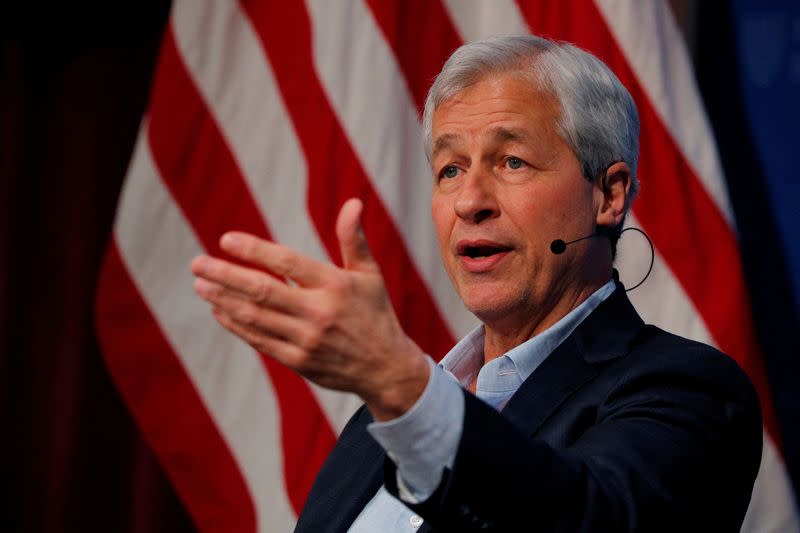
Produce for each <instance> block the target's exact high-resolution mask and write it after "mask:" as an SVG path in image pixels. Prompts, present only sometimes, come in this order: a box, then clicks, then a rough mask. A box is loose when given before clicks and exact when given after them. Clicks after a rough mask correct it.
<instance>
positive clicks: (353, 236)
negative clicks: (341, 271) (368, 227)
mask: <svg viewBox="0 0 800 533" xmlns="http://www.w3.org/2000/svg"><path fill="white" fill-rule="evenodd" d="M363 211H364V203H363V202H362V201H361V200H359V199H358V198H350V199H349V200H347V201H346V202H345V203H344V205H342V209H341V210H340V211H339V217H338V218H337V219H336V236H337V237H338V238H339V249H340V250H341V252H342V261H343V262H344V268H346V269H347V270H360V271H374V272H377V271H378V265H377V263H375V259H373V258H372V253H370V251H369V244H368V243H367V237H366V236H365V235H364V230H363V228H362V227H361V213H363Z"/></svg>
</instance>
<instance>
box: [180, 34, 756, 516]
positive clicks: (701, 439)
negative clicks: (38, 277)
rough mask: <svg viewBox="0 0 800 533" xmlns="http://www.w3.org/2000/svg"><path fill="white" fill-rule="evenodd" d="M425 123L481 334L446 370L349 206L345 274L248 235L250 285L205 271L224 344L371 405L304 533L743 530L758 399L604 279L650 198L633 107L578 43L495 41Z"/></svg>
mask: <svg viewBox="0 0 800 533" xmlns="http://www.w3.org/2000/svg"><path fill="white" fill-rule="evenodd" d="M424 127H425V135H426V143H427V149H428V154H429V157H430V161H431V166H432V169H433V174H434V190H433V200H432V206H433V218H434V222H435V227H436V232H437V237H438V240H439V244H440V249H441V254H442V259H443V261H444V265H445V268H446V269H447V272H448V273H449V275H450V278H451V280H452V282H453V284H454V285H455V287H456V290H457V291H458V294H459V295H460V297H461V299H462V300H463V302H464V304H465V305H466V306H467V307H468V308H469V309H470V311H472V312H473V313H474V314H475V315H476V316H477V317H478V318H479V319H480V320H481V322H482V323H483V325H482V326H481V327H479V328H478V329H477V330H475V331H473V332H472V333H471V334H469V335H468V336H467V337H466V338H465V339H463V340H462V341H461V342H459V344H458V345H457V346H456V347H455V348H454V349H453V350H452V351H451V352H450V353H449V354H448V355H447V356H446V357H445V358H444V359H443V361H442V366H437V365H435V364H434V363H433V361H432V360H431V359H430V358H429V357H426V356H425V355H424V354H423V353H422V352H421V350H420V349H419V348H418V347H417V346H416V345H415V344H414V342H413V341H412V340H411V339H410V338H409V337H408V336H407V335H405V333H404V332H403V330H402V328H401V327H400V325H399V323H398V320H397V319H396V317H395V315H394V313H393V311H392V309H391V305H390V302H389V299H388V296H387V294H386V291H385V289H384V287H383V282H382V280H381V276H380V272H379V269H378V267H377V265H376V263H375V262H374V260H373V259H372V257H371V256H370V252H369V249H368V246H367V243H366V240H365V238H364V236H363V233H362V232H361V230H360V223H359V220H360V214H361V210H362V205H361V203H360V202H359V201H358V200H350V201H348V202H346V203H345V205H344V206H343V207H342V209H341V212H340V215H339V219H338V222H337V227H336V231H337V235H338V237H339V240H340V243H341V251H342V257H343V261H344V268H341V269H340V268H337V267H335V266H332V265H326V264H320V263H317V262H315V261H312V260H311V259H308V258H305V257H303V256H301V255H299V254H298V253H296V252H294V251H292V250H290V249H287V248H285V247H283V246H280V245H278V244H275V243H270V242H265V241H261V240H258V239H256V238H255V237H252V236H248V235H244V234H241V233H229V234H226V235H225V236H223V238H222V241H221V244H222V247H223V249H224V250H225V251H226V252H228V253H230V254H231V255H233V256H234V257H236V258H238V259H240V260H243V261H245V262H248V263H250V264H252V265H253V268H245V267H242V266H237V265H234V264H232V263H228V262H226V261H222V260H219V259H214V258H210V257H200V258H198V259H196V260H195V261H194V262H193V264H192V270H193V272H194V273H195V274H196V275H197V276H198V280H197V282H196V285H195V288H196V290H197V292H198V293H199V294H200V295H201V296H202V297H203V298H205V299H207V300H208V301H209V302H210V303H211V304H212V305H213V311H214V314H215V316H216V318H217V319H218V320H219V322H220V323H221V324H222V325H224V326H225V327H226V328H228V329H230V330H231V331H232V332H234V333H236V334H237V335H239V336H241V337H242V338H243V339H245V340H246V341H248V342H249V343H250V344H251V345H252V346H254V347H255V348H256V349H258V350H260V351H262V352H264V353H267V354H270V355H271V356H273V357H275V358H276V359H278V360H279V361H281V362H282V363H284V364H286V365H288V366H289V367H291V368H293V369H295V370H297V371H298V372H300V373H301V374H303V375H304V376H306V377H307V378H309V379H311V380H313V381H315V382H317V383H318V384H320V385H322V386H325V387H330V388H334V389H338V390H345V391H352V392H355V393H356V394H358V395H359V396H361V398H362V399H363V400H364V402H365V407H363V408H362V409H361V410H359V411H358V412H357V413H356V414H355V415H354V416H353V418H352V419H351V421H350V422H349V424H348V426H347V427H346V428H345V430H344V431H343V433H342V436H341V438H340V439H339V442H338V444H337V446H336V448H335V449H334V451H333V452H332V453H331V455H330V457H329V458H328V461H327V462H326V464H325V465H324V466H323V468H322V471H321V472H320V474H319V476H318V478H317V481H316V483H315V485H314V488H313V489H312V493H311V495H310V496H309V499H308V502H307V504H306V507H305V510H304V512H303V514H302V516H301V517H300V520H299V523H298V527H297V531H312V532H320V531H337V532H338V531H342V532H345V531H350V532H367V531H381V532H383V531H392V532H393V531H414V530H420V531H422V530H429V529H431V528H432V530H434V531H528V530H541V531H662V530H663V531H736V530H738V528H739V527H740V525H741V522H742V519H743V517H744V513H745V510H746V508H747V504H748V502H749V498H750V492H751V490H752V485H753V481H754V479H755V475H756V472H757V470H758V464H759V460H760V455H761V421H760V415H759V409H758V402H757V399H756V397H755V394H754V392H753V390H752V387H751V385H750V384H749V382H748V380H747V378H746V377H745V376H744V374H743V373H742V372H741V370H740V369H739V368H738V366H737V365H736V364H735V362H733V361H732V360H731V359H729V358H728V357H726V356H725V355H723V354H720V353H719V352H717V351H715V350H714V349H712V348H710V347H708V346H704V345H701V344H698V343H694V342H691V341H688V340H686V339H682V338H679V337H676V336H673V335H670V334H668V333H665V332H663V331H660V330H658V329H657V328H655V327H652V326H645V325H644V324H643V323H642V321H641V319H640V318H639V317H638V315H637V314H636V312H635V311H634V309H633V308H632V306H631V305H630V303H629V302H628V300H627V298H626V296H625V292H624V288H623V287H622V285H621V284H620V283H619V282H618V281H617V280H616V276H615V275H612V261H613V257H614V252H615V247H616V242H617V239H618V238H619V234H620V230H621V227H622V224H623V222H624V219H625V215H626V213H627V211H628V209H629V208H630V202H631V200H632V199H633V197H634V196H635V193H636V189H637V183H638V181H637V179H636V163H637V153H638V127H639V126H638V116H637V113H636V109H635V106H634V104H633V101H632V99H631V97H630V95H629V94H628V92H627V91H626V90H625V89H624V87H622V85H621V84H620V82H619V81H618V80H617V79H616V77H615V76H614V75H613V74H612V73H611V72H610V71H609V70H608V68H607V67H606V66H605V65H603V64H602V63H601V62H600V61H599V60H597V59H596V58H595V57H593V56H591V55H590V54H588V53H586V52H584V51H582V50H579V49H577V48H575V47H573V46H571V45H569V44H565V43H555V42H552V41H548V40H545V39H541V38H538V37H533V36H529V37H509V38H501V39H494V40H488V41H483V42H478V43H472V44H468V45H465V46H463V47H461V48H460V49H459V50H457V51H456V52H455V53H454V54H453V56H452V57H451V58H450V59H449V60H448V62H447V64H446V65H445V66H444V68H443V70H442V72H441V74H440V75H439V76H438V78H437V80H436V81H435V83H434V85H433V87H432V88H431V91H430V94H429V97H428V100H427V102H426V107H425V113H424ZM584 236H591V237H590V238H587V239H583V240H580V241H578V242H576V243H573V244H570V245H568V246H567V249H566V251H565V252H564V253H563V254H556V253H553V251H551V243H552V242H553V241H554V240H558V239H562V240H565V241H572V240H575V239H578V238H580V237H584ZM268 273H271V274H274V275H276V276H278V277H285V278H288V279H290V280H292V281H293V282H294V283H291V284H288V283H284V282H283V281H281V280H280V279H278V277H273V276H270V275H269V274H268ZM423 520H424V525H422V524H423Z"/></svg>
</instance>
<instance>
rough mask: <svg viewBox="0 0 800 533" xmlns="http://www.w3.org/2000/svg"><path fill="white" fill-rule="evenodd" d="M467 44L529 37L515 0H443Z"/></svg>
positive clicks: (528, 30)
mask: <svg viewBox="0 0 800 533" xmlns="http://www.w3.org/2000/svg"><path fill="white" fill-rule="evenodd" d="M443 3H444V4H445V6H446V7H447V10H448V11H449V12H450V18H451V19H452V20H453V23H454V24H455V27H456V29H458V33H459V34H460V35H461V38H462V39H463V40H464V42H469V41H477V40H480V39H486V38H488V37H501V36H503V35H528V34H529V33H530V32H531V30H530V29H529V28H528V25H527V24H525V20H524V19H523V18H522V14H521V13H520V12H519V8H518V7H517V4H516V2H514V0H443Z"/></svg>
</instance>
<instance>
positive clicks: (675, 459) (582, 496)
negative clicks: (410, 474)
mask: <svg viewBox="0 0 800 533" xmlns="http://www.w3.org/2000/svg"><path fill="white" fill-rule="evenodd" d="M683 348H684V349H683V350H681V351H680V352H677V353H674V354H670V355H669V357H658V358H652V360H648V359H647V357H641V358H640V359H641V362H636V364H631V360H628V361H626V362H625V365H626V366H625V369H624V371H621V372H619V379H618V380H617V381H616V382H615V383H614V385H613V386H612V387H610V388H609V390H608V393H607V395H606V396H605V397H603V398H601V399H599V401H598V402H597V407H596V411H595V412H594V413H591V416H593V422H592V424H590V425H589V426H588V429H586V430H585V431H584V432H583V433H582V434H581V435H580V436H579V437H577V438H576V439H575V440H574V442H572V443H571V445H569V446H567V447H565V448H560V449H554V448H552V447H551V446H550V445H548V444H547V443H545V442H543V441H540V440H536V439H534V438H532V437H531V436H530V435H525V434H523V433H522V432H521V431H520V430H519V429H518V428H517V427H516V426H514V425H513V424H512V423H511V422H510V421H509V420H507V419H506V418H505V417H504V416H503V415H502V414H501V413H498V412H496V411H494V410H493V409H492V408H491V407H489V406H487V405H486V404H484V403H483V402H481V401H480V400H478V399H477V398H475V397H474V396H473V395H472V394H470V393H468V392H465V393H464V400H465V413H464V423H463V432H462V435H461V439H460V441H459V446H458V452H457V455H456V459H455V462H454V464H453V468H452V470H449V471H447V472H446V474H445V477H444V478H443V481H442V483H441V484H440V485H439V487H438V488H437V490H436V492H435V493H434V494H433V496H431V497H430V498H429V499H428V500H426V501H424V502H422V503H419V504H415V505H409V507H410V508H411V509H412V510H414V511H415V512H416V513H418V514H419V515H421V516H422V517H424V518H425V520H426V521H427V522H428V523H430V524H431V525H432V526H433V529H434V530H435V531H436V532H442V531H463V532H469V531H529V530H531V531H532V530H538V531H585V532H589V531H598V532H601V531H602V532H608V531H738V530H739V527H740V525H741V522H742V519H743V516H744V512H745V510H746V508H747V504H748V502H749V499H750V493H751V491H752V486H753V481H754V479H755V476H756V473H757V471H758V465H759V462H760V458H761V444H762V442H761V439H762V428H761V418H760V412H759V407H758V401H757V398H756V396H755V393H754V391H753V389H752V385H751V384H750V383H749V381H748V380H747V378H746V377H745V376H744V374H743V372H742V371H741V370H740V369H739V367H738V366H737V365H736V363H735V362H733V360H731V359H730V358H728V357H727V356H725V355H723V354H720V353H719V352H716V351H715V350H713V349H711V348H709V347H705V346H702V345H698V344H692V345H689V346H688V347H686V346H684V347H683ZM634 359H635V357H634ZM533 408H535V406H534V407H533ZM385 466H386V468H385V476H384V481H385V483H386V486H387V488H388V489H389V491H390V492H392V493H393V494H395V495H396V494H397V487H396V482H395V475H394V472H395V470H394V465H393V464H392V463H391V461H387V463H386V465H385Z"/></svg>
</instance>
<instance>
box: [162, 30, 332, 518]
mask: <svg viewBox="0 0 800 533" xmlns="http://www.w3.org/2000/svg"><path fill="white" fill-rule="evenodd" d="M173 32H174V28H173V27H172V26H171V25H170V27H169V28H168V31H167V32H166V34H165V37H164V43H163V45H162V51H161V57H160V61H159V65H158V69H157V71H156V77H155V82H154V86H153V95H152V99H151V102H150V126H149V131H148V133H149V137H148V140H149V142H150V145H151V147H152V151H153V159H154V161H155V163H156V166H157V167H158V169H159V171H160V174H161V176H162V177H163V179H164V182H165V183H166V185H167V187H168V188H169V190H170V192H171V193H172V196H173V197H174V198H175V201H176V202H177V204H178V205H179V206H180V208H181V209H182V210H183V212H184V213H185V215H186V218H187V219H188V220H189V221H190V223H191V224H192V226H193V228H194V229H195V231H196V233H197V235H198V238H199V239H200V241H201V242H202V244H203V246H204V247H205V248H206V250H209V251H210V252H211V253H213V254H215V255H222V253H221V251H220V249H219V247H218V246H219V237H220V236H221V235H222V234H223V233H224V232H226V231H228V230H232V229H237V230H241V231H247V232H249V233H252V234H255V235H258V236H260V237H262V238H265V239H270V238H271V237H270V233H269V230H268V229H267V226H266V224H265V222H264V220H263V218H262V216H261V214H260V212H259V210H258V207H257V206H256V204H255V203H254V201H253V198H252V195H251V194H250V191H249V189H248V188H247V185H246V183H245V181H244V179H243V177H242V175H241V172H240V169H239V167H238V165H237V164H236V161H235V160H234V159H233V156H232V155H231V152H230V150H229V148H228V145H227V143H226V141H225V139H224V138H223V137H222V134H221V133H220V131H219V128H218V126H217V124H216V123H215V121H214V119H213V117H212V116H211V115H210V113H209V110H208V108H207V107H206V105H205V103H204V102H203V101H202V98H201V96H200V94H199V93H198V91H197V89H196V87H195V85H194V84H193V82H192V80H191V79H190V77H189V73H188V71H187V69H186V66H185V65H184V63H183V62H182V60H181V58H180V56H179V52H178V49H177V45H176V42H175V36H174V33H173ZM187 267H188V265H187ZM263 360H264V364H265V367H266V369H267V371H268V372H269V375H270V378H271V379H272V382H273V386H274V388H275V392H276V395H277V397H278V404H279V405H280V411H281V440H282V444H283V457H284V476H285V479H286V485H287V489H288V495H289V499H290V500H291V502H292V506H293V508H294V510H295V512H297V513H299V512H300V510H301V509H302V507H303V504H304V503H305V499H306V497H307V496H308V493H309V491H310V489H311V484H312V483H313V480H314V477H315V476H316V473H317V471H318V470H319V468H320V467H321V466H322V463H323V461H324V460H325V458H326V457H327V455H328V453H329V452H330V450H331V449H332V448H333V445H334V443H335V441H336V437H335V435H334V433H333V430H332V429H331V427H330V424H329V423H328V420H327V418H326V417H325V415H324V414H323V413H322V411H321V409H320V407H319V405H318V404H317V402H316V399H315V398H314V396H313V394H312V392H311V390H310V389H309V386H308V384H307V383H305V382H304V381H303V380H302V378H300V376H298V375H297V374H295V373H294V372H292V371H291V370H289V369H288V368H286V367H284V366H283V365H281V364H280V363H277V362H276V361H275V360H273V359H272V358H271V357H264V358H263Z"/></svg>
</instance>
